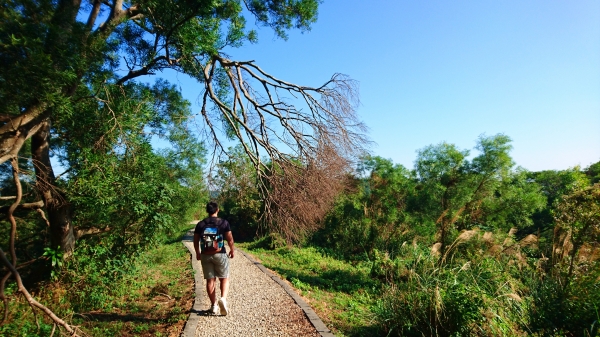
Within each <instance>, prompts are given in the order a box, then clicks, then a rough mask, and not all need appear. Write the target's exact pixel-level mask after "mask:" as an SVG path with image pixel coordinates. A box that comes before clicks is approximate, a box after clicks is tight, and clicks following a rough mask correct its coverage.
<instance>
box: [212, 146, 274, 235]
mask: <svg viewBox="0 0 600 337" xmlns="http://www.w3.org/2000/svg"><path fill="white" fill-rule="evenodd" d="M230 153H231V156H230V158H229V160H227V161H224V162H221V163H219V165H218V171H217V176H216V179H215V181H214V183H215V185H216V186H215V187H216V188H217V190H218V191H219V194H218V197H217V201H218V203H219V207H220V209H221V213H220V216H222V217H223V218H226V219H228V220H229V222H230V223H231V224H232V226H233V230H234V231H235V235H236V240H251V239H253V238H254V236H255V235H256V234H259V230H260V216H261V212H262V210H263V207H264V205H263V201H262V199H261V197H260V194H259V190H258V181H257V179H258V177H257V174H256V171H255V169H254V166H252V163H251V161H250V159H249V158H248V156H247V155H246V154H245V153H244V151H243V149H242V148H241V146H238V147H236V148H233V149H230Z"/></svg>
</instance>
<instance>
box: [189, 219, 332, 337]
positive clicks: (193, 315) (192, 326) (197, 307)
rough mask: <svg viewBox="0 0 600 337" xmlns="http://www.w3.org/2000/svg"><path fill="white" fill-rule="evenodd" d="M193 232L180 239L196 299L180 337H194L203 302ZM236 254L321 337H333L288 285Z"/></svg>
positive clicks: (260, 266)
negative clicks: (273, 284)
mask: <svg viewBox="0 0 600 337" xmlns="http://www.w3.org/2000/svg"><path fill="white" fill-rule="evenodd" d="M193 239H194V230H193V229H191V230H189V231H188V232H187V233H186V234H185V235H184V236H183V238H182V239H181V243H183V245H184V246H185V247H186V248H187V249H188V251H189V252H190V255H191V259H190V260H191V263H192V268H193V269H194V291H195V293H196V299H195V300H194V305H193V306H192V310H190V316H189V318H188V321H187V322H186V323H185V327H184V328H183V331H182V333H181V337H194V336H195V335H196V328H197V327H198V321H199V316H198V313H199V312H201V311H202V303H203V302H204V296H205V295H204V289H202V284H203V283H202V270H201V268H200V266H199V264H198V263H194V262H195V261H194V256H195V254H196V253H195V252H194V246H193ZM236 251H237V252H241V253H242V254H243V255H244V256H245V257H246V258H247V259H248V260H249V261H250V262H252V263H253V264H254V265H255V266H257V267H258V269H260V270H261V271H262V272H263V273H265V274H266V275H267V276H268V277H270V278H271V279H272V280H273V281H275V282H276V283H277V284H279V285H280V286H281V287H282V288H283V290H285V292H286V293H287V294H288V295H289V296H290V297H291V298H292V299H293V300H294V301H295V302H296V304H298V306H299V307H300V309H302V311H303V312H304V315H306V317H307V318H308V320H309V321H310V323H311V324H312V325H313V326H314V327H315V329H316V330H317V332H318V333H319V334H320V335H321V336H322V337H335V335H334V334H333V333H331V330H329V329H328V328H327V326H326V325H325V323H323V321H322V320H321V318H320V317H319V316H318V315H317V313H315V311H314V310H313V309H312V308H311V307H310V305H308V303H306V301H304V299H302V297H300V295H298V294H297V293H296V292H295V291H294V289H293V288H292V287H290V285H289V284H287V283H285V282H284V281H283V280H282V279H281V278H279V276H277V275H275V274H273V273H272V272H271V271H270V270H269V269H267V268H265V266H263V265H262V263H260V262H258V261H256V260H255V259H254V258H253V257H252V256H250V255H249V254H247V253H246V252H244V251H242V250H240V249H237V250H236Z"/></svg>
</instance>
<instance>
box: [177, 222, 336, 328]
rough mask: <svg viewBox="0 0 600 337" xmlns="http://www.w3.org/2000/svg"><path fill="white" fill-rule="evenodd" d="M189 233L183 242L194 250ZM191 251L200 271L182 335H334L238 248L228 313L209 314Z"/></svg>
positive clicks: (198, 263)
mask: <svg viewBox="0 0 600 337" xmlns="http://www.w3.org/2000/svg"><path fill="white" fill-rule="evenodd" d="M189 234H190V233H188V237H186V238H187V239H188V240H187V242H186V238H184V241H183V243H184V245H186V247H188V249H189V250H190V252H193V246H192V243H191V236H189ZM194 255H195V254H194ZM194 255H192V256H193V257H194V258H193V262H192V263H193V264H196V266H194V269H195V270H196V274H199V275H196V282H197V284H196V286H197V289H196V297H197V298H196V304H195V305H194V309H193V310H192V313H191V314H190V319H189V321H188V325H187V326H186V329H185V330H184V333H183V336H184V337H192V336H193V337H208V336H240V337H245V336H315V337H317V336H333V334H331V333H330V332H329V330H328V329H327V328H326V327H325V326H324V325H323V323H322V322H321V321H320V319H319V318H318V317H317V316H316V315H315V314H314V312H313V311H312V309H310V307H309V306H308V305H306V303H304V301H302V299H301V298H300V297H299V296H298V295H297V294H295V293H293V290H291V288H289V286H287V285H286V284H285V283H284V282H283V281H281V280H279V279H278V278H277V277H275V276H274V275H273V274H271V273H270V272H269V271H267V270H266V268H264V267H263V266H262V265H260V264H259V263H258V262H255V261H253V260H250V259H249V258H247V257H246V256H245V254H242V252H241V251H240V250H236V255H235V257H234V258H233V259H230V260H229V262H230V265H229V268H230V269H229V273H230V275H229V282H230V283H229V295H228V296H227V302H228V306H229V314H228V315H227V316H220V315H219V316H215V315H212V314H209V312H208V309H209V307H210V301H209V299H208V296H207V295H206V291H205V287H206V281H205V280H204V279H202V269H201V268H202V267H201V266H200V262H199V261H195V256H194ZM284 287H285V288H287V291H286V289H284ZM217 289H219V288H218V286H217ZM290 292H291V293H290ZM219 295H220V291H219V290H217V298H218V296H219ZM292 297H293V298H292ZM307 316H308V317H307ZM309 317H310V320H309ZM196 321H197V325H196V330H195V332H194V333H192V331H190V330H191V328H193V325H194V324H196ZM311 321H312V323H311ZM315 326H316V328H315ZM317 328H318V329H317ZM186 332H187V334H186Z"/></svg>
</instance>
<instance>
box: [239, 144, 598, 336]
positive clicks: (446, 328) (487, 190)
mask: <svg viewBox="0 0 600 337" xmlns="http://www.w3.org/2000/svg"><path fill="white" fill-rule="evenodd" d="M510 149H511V146H510V139H509V138H508V137H506V136H504V135H496V136H491V137H481V138H480V139H479V141H478V145H477V147H476V150H477V153H476V155H475V156H469V151H466V150H460V149H457V148H456V147H455V146H453V145H451V144H446V143H442V144H438V145H432V146H428V147H425V148H424V149H423V150H421V151H420V152H419V153H418V156H417V159H416V161H415V168H414V169H412V170H409V169H406V168H404V167H402V166H400V165H395V164H393V163H392V162H391V161H389V160H386V159H383V158H379V157H366V158H364V159H363V160H362V161H361V163H360V165H359V166H358V169H357V170H356V171H355V172H354V173H351V174H349V175H348V178H347V179H348V180H347V181H348V184H347V190H346V192H345V193H343V194H341V195H340V196H339V198H338V200H337V202H336V204H335V205H334V207H332V208H331V210H330V211H329V213H328V214H327V215H326V216H325V217H324V219H323V222H322V228H321V229H319V230H317V231H315V232H313V233H311V234H310V235H307V236H305V237H304V238H302V240H298V241H295V242H292V241H289V240H288V241H286V240H285V235H284V233H273V232H270V233H267V234H266V235H262V236H260V238H259V239H258V240H255V241H253V242H252V243H249V244H247V245H246V246H245V248H247V249H248V250H249V251H250V252H251V253H252V254H254V255H255V256H256V257H257V258H258V259H259V260H261V261H262V263H263V264H264V265H265V266H267V267H268V268H271V269H272V270H274V271H275V272H277V273H279V275H281V276H282V277H283V278H285V279H286V280H288V281H289V282H290V283H291V284H292V285H293V286H295V288H296V289H298V291H299V292H301V294H302V295H303V296H304V297H305V298H307V300H308V302H309V303H311V305H312V306H313V307H314V308H315V310H316V311H317V313H318V314H319V315H320V316H321V317H322V318H323V319H324V320H325V321H326V323H327V324H328V326H329V327H330V328H331V329H332V330H333V331H335V333H336V335H339V336H365V335H373V336H376V335H380V336H530V335H533V336H599V335H600V265H599V260H600V185H599V184H598V182H599V181H600V163H596V164H594V165H591V166H590V167H588V168H585V169H581V168H578V167H576V168H573V169H569V170H564V171H543V172H529V171H526V170H524V169H522V168H519V167H515V166H514V163H513V161H512V159H511V158H510V155H509V152H510ZM469 158H470V159H469ZM315 202H318V201H315ZM233 210H234V211H236V212H242V211H243V210H242V209H239V208H237V209H233ZM236 216H238V217H240V216H241V215H240V214H237V215H236ZM257 232H259V233H260V232H261V228H260V227H258V228H257Z"/></svg>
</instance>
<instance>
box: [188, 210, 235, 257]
mask: <svg viewBox="0 0 600 337" xmlns="http://www.w3.org/2000/svg"><path fill="white" fill-rule="evenodd" d="M209 222H212V223H213V224H216V225H217V226H216V227H217V234H220V235H223V237H224V236H225V235H224V234H225V233H227V232H231V227H230V226H229V222H227V220H225V219H221V218H216V217H210V218H206V219H204V220H202V221H199V222H198V224H196V229H194V234H198V235H200V237H202V235H203V234H204V229H205V228H206V227H209ZM211 225H212V224H211ZM213 226H214V225H213ZM202 253H205V252H204V250H202ZM212 253H213V252H211V253H210V254H212ZM217 253H223V254H225V253H227V250H226V249H225V242H223V248H221V250H220V251H218V252H216V253H214V254H217Z"/></svg>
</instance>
